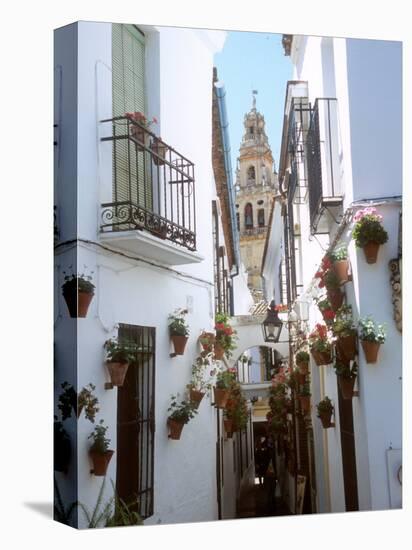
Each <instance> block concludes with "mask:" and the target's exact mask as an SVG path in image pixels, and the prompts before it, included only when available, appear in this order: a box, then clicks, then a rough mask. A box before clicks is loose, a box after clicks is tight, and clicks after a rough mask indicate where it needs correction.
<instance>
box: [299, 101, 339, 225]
mask: <svg viewBox="0 0 412 550" xmlns="http://www.w3.org/2000/svg"><path fill="white" fill-rule="evenodd" d="M306 153H307V154H306V162H307V171H308V187H309V210H310V224H311V231H312V233H316V232H317V228H318V223H319V220H320V218H321V216H322V214H323V212H324V210H325V209H326V208H328V207H335V206H339V205H340V204H342V195H343V188H342V162H341V158H342V151H341V145H340V135H339V124H338V106H337V100H336V99H334V98H320V99H317V100H316V101H315V105H314V108H313V111H312V114H311V119H310V125H309V130H308V133H307V139H306Z"/></svg>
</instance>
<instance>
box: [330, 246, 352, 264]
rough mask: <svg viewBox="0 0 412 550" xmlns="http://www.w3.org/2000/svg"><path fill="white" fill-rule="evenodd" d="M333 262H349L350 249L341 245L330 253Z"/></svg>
mask: <svg viewBox="0 0 412 550" xmlns="http://www.w3.org/2000/svg"><path fill="white" fill-rule="evenodd" d="M330 257H331V260H332V262H339V261H342V260H347V258H348V247H347V246H346V244H340V245H338V246H337V247H336V248H335V249H333V250H332V252H331V253H330Z"/></svg>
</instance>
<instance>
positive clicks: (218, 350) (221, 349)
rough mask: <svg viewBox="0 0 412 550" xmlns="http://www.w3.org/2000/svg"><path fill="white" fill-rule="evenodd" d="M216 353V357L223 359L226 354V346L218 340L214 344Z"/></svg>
mask: <svg viewBox="0 0 412 550" xmlns="http://www.w3.org/2000/svg"><path fill="white" fill-rule="evenodd" d="M214 355H215V359H218V360H221V359H223V356H224V355H225V348H224V347H222V346H221V345H220V344H218V343H216V342H215V345H214Z"/></svg>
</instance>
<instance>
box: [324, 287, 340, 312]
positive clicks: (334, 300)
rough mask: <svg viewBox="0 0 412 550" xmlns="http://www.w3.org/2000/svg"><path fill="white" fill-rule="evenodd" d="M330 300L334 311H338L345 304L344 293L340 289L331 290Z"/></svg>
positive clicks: (329, 293) (328, 293)
mask: <svg viewBox="0 0 412 550" xmlns="http://www.w3.org/2000/svg"><path fill="white" fill-rule="evenodd" d="M327 295H328V300H329V303H330V306H331V308H332V309H333V311H337V310H338V309H339V308H340V306H341V305H342V304H343V292H342V291H341V290H340V289H339V288H331V289H329V290H328V291H327Z"/></svg>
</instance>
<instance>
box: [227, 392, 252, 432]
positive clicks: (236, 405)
mask: <svg viewBox="0 0 412 550" xmlns="http://www.w3.org/2000/svg"><path fill="white" fill-rule="evenodd" d="M225 415H226V418H228V419H229V420H232V421H233V424H234V426H235V427H236V429H238V430H244V429H245V428H246V426H247V423H248V420H249V411H248V408H247V401H246V399H245V398H244V397H243V395H242V391H241V389H240V384H238V383H237V382H235V383H234V384H233V386H232V389H231V392H230V405H228V406H227V407H226V412H225Z"/></svg>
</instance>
